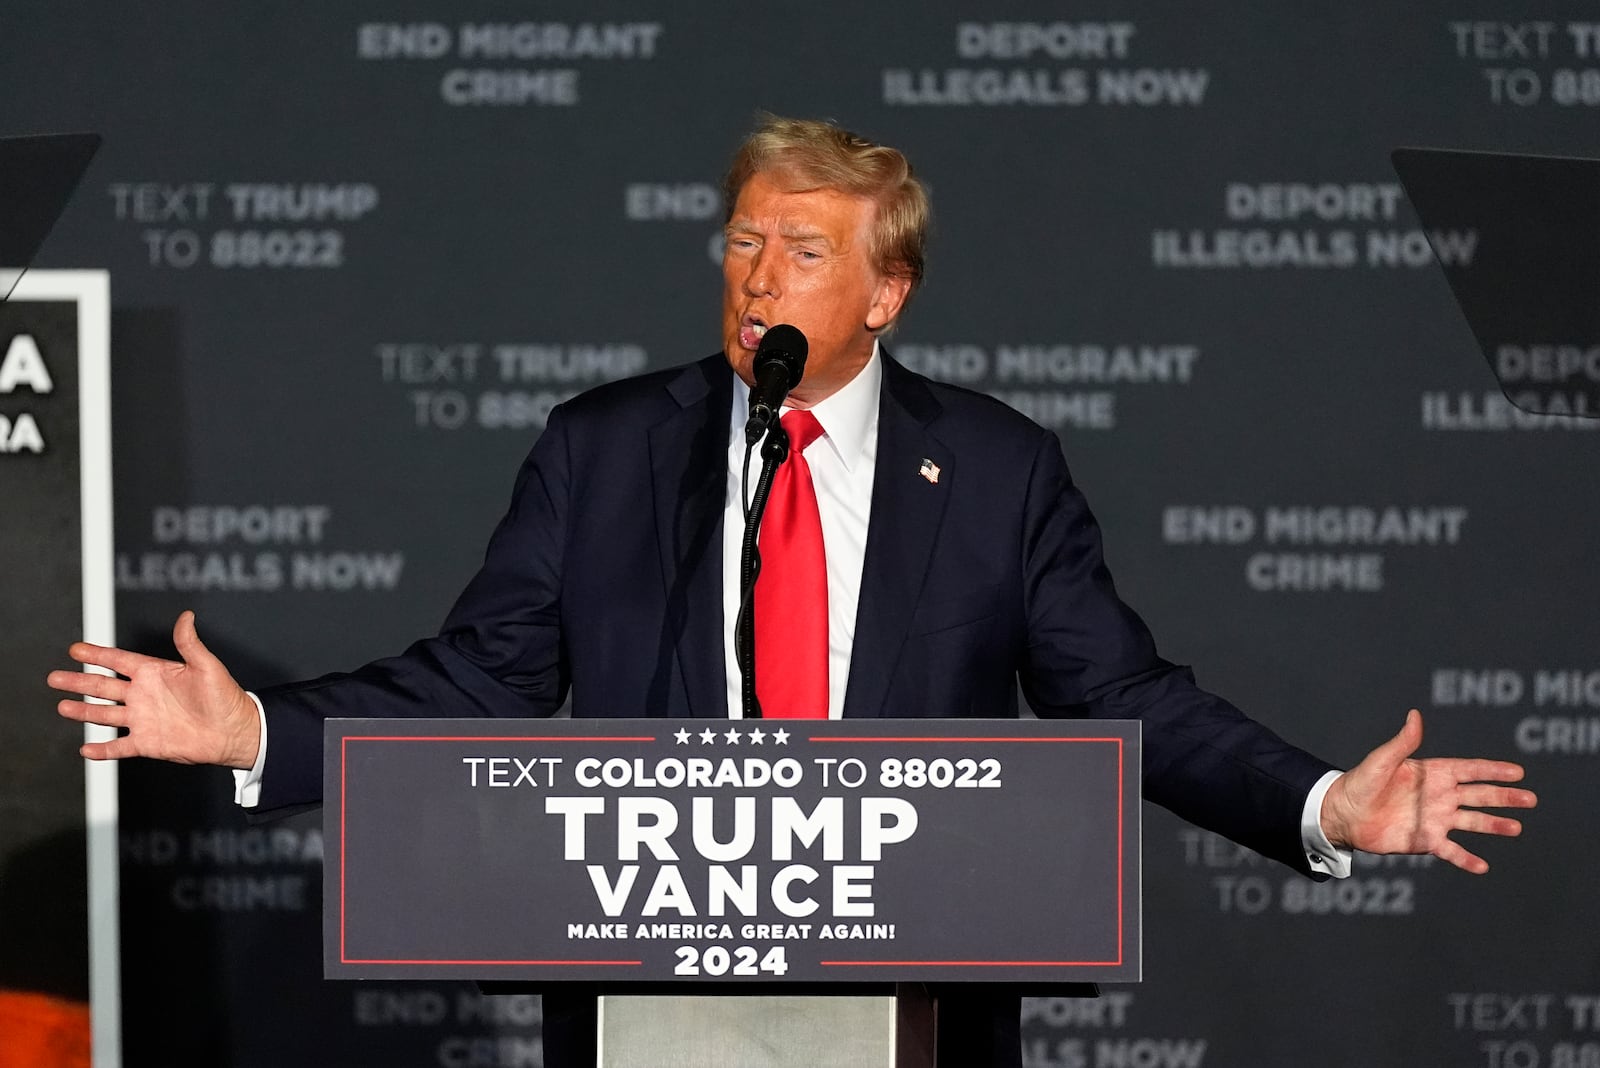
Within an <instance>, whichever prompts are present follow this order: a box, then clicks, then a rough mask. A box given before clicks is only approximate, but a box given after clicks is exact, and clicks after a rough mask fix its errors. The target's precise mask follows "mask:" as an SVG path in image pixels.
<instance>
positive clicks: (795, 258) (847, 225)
mask: <svg viewBox="0 0 1600 1068" xmlns="http://www.w3.org/2000/svg"><path fill="white" fill-rule="evenodd" d="M877 210H878V209H877V205H876V204H874V203H873V202H872V201H871V200H870V199H868V198H866V197H859V196H854V195H851V194H849V193H841V192H838V191H836V190H832V189H812V190H808V191H806V192H803V193H790V192H785V191H784V190H783V188H782V187H781V186H780V185H778V184H777V183H776V182H774V181H773V180H772V179H771V178H770V177H768V176H767V175H765V174H759V173H758V174H755V175H752V176H751V177H750V179H749V180H748V181H746V182H745V184H744V188H742V189H741V190H739V199H738V201H737V202H736V203H735V204H734V207H733V218H732V219H730V220H729V222H728V228H727V237H728V243H727V249H726V251H725V252H724V253H723V254H722V351H723V352H724V353H726V354H727V357H728V362H729V363H731V364H732V365H733V369H734V370H735V371H736V372H738V374H739V377H740V378H742V379H744V380H745V381H746V382H748V383H752V384H753V383H754V381H755V378H754V373H753V372H752V370H751V364H752V363H753V362H754V360H755V354H756V348H757V347H758V346H759V345H760V344H761V335H762V334H763V333H765V332H766V330H767V328H768V327H772V326H776V325H778V324H779V323H788V324H790V325H791V326H794V327H796V328H797V329H799V331H800V332H801V333H802V334H804V335H805V336H806V340H807V341H808V342H809V344H810V355H809V356H808V358H807V359H806V369H805V374H804V376H803V378H802V379H801V382H800V385H798V386H797V387H795V389H794V391H793V392H791V393H790V394H789V403H790V404H792V405H794V406H795V407H798V408H806V407H810V406H811V405H813V404H816V403H817V402H818V401H820V400H822V399H824V398H825V397H828V396H829V395H831V394H832V393H834V392H835V391H836V390H838V389H839V387H841V386H843V385H844V384H845V383H846V382H849V381H850V380H851V379H852V378H854V377H855V375H856V373H857V372H858V371H860V370H861V368H862V367H863V366H865V364H866V362H867V360H868V359H870V358H871V356H872V339H873V331H874V330H877V329H879V328H880V327H883V326H885V325H887V324H888V323H889V322H890V321H891V320H892V319H893V318H894V317H895V315H896V314H898V312H899V311H900V306H901V305H902V304H904V303H905V298H906V293H907V292H908V290H909V289H910V283H909V281H908V280H906V279H904V278H896V277H893V276H889V275H884V274H882V273H880V272H879V271H878V269H877V268H876V267H875V266H874V265H873V262H872V255H871V251H870V243H869V235H870V233H871V228H872V223H873V220H874V219H875V218H876V215H877Z"/></svg>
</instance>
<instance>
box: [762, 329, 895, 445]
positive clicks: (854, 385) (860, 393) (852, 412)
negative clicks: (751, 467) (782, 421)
mask: <svg viewBox="0 0 1600 1068" xmlns="http://www.w3.org/2000/svg"><path fill="white" fill-rule="evenodd" d="M882 386H883V359H882V357H881V356H880V354H879V351H878V341H877V339H876V338H874V339H873V341H872V355H871V356H869V357H868V358H867V362H866V364H865V365H864V366H863V367H862V368H861V370H860V371H858V372H857V373H856V376H855V377H854V378H852V379H851V380H850V381H848V382H846V383H845V384H844V385H843V386H842V387H840V389H839V390H838V392H836V393H834V394H833V395H832V396H830V397H828V398H827V399H826V400H821V401H818V402H817V403H816V404H814V405H812V406H811V414H812V415H814V416H816V417H817V422H819V423H821V424H822V432H823V435H824V440H825V441H827V442H828V444H829V446H830V447H831V448H832V449H833V451H834V453H835V454H836V455H837V456H838V457H839V462H840V463H842V464H844V468H845V470H846V471H849V470H851V469H852V468H853V467H854V465H855V463H856V461H858V460H860V459H861V457H862V455H863V454H864V453H865V452H866V448H867V444H868V442H870V441H871V440H872V438H873V435H874V434H876V433H877V430H878V394H879V393H880V392H881V390H882ZM783 410H784V411H785V412H787V411H789V406H788V405H784V407H783ZM749 411H750V387H749V386H747V385H745V384H744V380H743V379H742V378H740V377H739V376H738V375H735V376H734V379H733V412H732V414H731V417H730V418H731V422H732V427H733V430H732V432H733V433H734V434H735V435H737V436H738V438H739V440H741V441H742V440H743V439H744V423H745V419H746V417H747V416H748V414H749Z"/></svg>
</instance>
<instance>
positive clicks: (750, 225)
mask: <svg viewBox="0 0 1600 1068" xmlns="http://www.w3.org/2000/svg"><path fill="white" fill-rule="evenodd" d="M723 233H725V234H760V233H762V230H761V228H760V227H758V226H756V224H755V223H754V222H752V221H751V220H749V219H745V218H738V219H730V220H729V221H728V225H727V226H725V227H723ZM778 236H779V237H781V238H783V239H784V240H786V241H813V242H816V243H818V244H821V245H825V246H827V247H828V248H829V249H831V248H833V241H832V240H830V239H829V237H828V235H827V234H825V233H823V232H822V231H821V230H802V229H799V228H797V227H792V226H783V227H779V228H778Z"/></svg>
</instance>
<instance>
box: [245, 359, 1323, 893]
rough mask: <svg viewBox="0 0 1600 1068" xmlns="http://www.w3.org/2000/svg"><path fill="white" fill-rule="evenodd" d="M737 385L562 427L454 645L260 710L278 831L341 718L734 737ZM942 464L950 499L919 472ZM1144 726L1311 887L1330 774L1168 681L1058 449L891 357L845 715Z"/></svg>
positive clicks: (672, 385) (1010, 416) (996, 408)
mask: <svg viewBox="0 0 1600 1068" xmlns="http://www.w3.org/2000/svg"><path fill="white" fill-rule="evenodd" d="M732 384H733V376H732V372H731V371H730V370H729V368H728V365H727V363H726V361H725V360H724V358H723V357H722V356H721V355H720V354H719V355H716V356H712V357H709V358H707V359H705V360H701V361H699V362H698V363H694V364H690V365H687V366H684V367H679V368H674V369H671V370H667V371H661V372H656V373H652V374H647V375H644V376H642V377H639V378H635V379H629V380H627V381H623V382H615V383H610V384H607V385H604V386H601V387H599V388H597V389H594V390H591V391H589V392H587V393H585V394H583V395H581V396H579V397H577V398H575V399H573V400H572V401H569V402H568V403H566V404H563V405H561V406H560V407H558V408H556V409H555V410H554V411H553V412H552V413H551V416H550V420H549V423H548V426H547V427H546V429H545V431H544V433H543V435H542V436H541V437H540V438H539V440H538V443H537V444H536V445H535V446H534V448H533V450H532V452H531V453H530V455H529V456H528V458H527V460H526V462H525V463H524V464H523V466H522V469H521V471H520V472H519V474H518V478H517V483H516V489H515V492H514V493H513V495H512V499H511V505H510V509H509V511H508V512H507V514H506V516H505V518H504V519H503V520H502V521H501V522H500V525H499V526H498V527H497V528H496V530H495V532H494V536H493V538H492V539H491V541H490V543H489V547H488V550H487V553H486V555H485V559H484V564H483V567H482V569H481V570H480V571H479V572H478V574H477V575H476V576H475V577H474V578H473V579H472V581H471V582H470V583H469V584H468V586H467V588H466V589H465V590H464V591H463V592H462V594H461V597H460V599H459V600H458V601H457V603H456V605H455V607H454V608H453V609H452V610H451V612H450V615H449V617H448V618H447V619H446V620H445V623H444V626H443V628H442V630H441V631H440V633H439V635H438V636H437V637H433V638H429V639H426V640H423V641H421V642H418V643H416V644H415V645H413V646H412V647H411V648H410V649H408V650H407V651H406V652H405V653H403V654H401V655H400V656H397V657H393V658H390V659H387V660H381V661H378V662H376V663H373V664H370V665H368V666H366V667H364V668H361V669H360V670H358V671H355V672H353V673H350V674H343V675H330V676H327V677H325V678H322V679H318V680H315V681H313V682H309V683H299V684H294V685H291V686H286V687H278V688H276V689H271V690H267V691H264V692H263V693H262V694H261V697H262V700H263V703H264V706H265V708H266V712H267V719H268V742H269V744H268V760H267V764H266V768H265V776H264V780H263V783H262V793H261V808H262V809H272V808H278V807H283V806H288V805H295V804H304V803H308V802H314V801H316V800H318V799H319V798H320V794H321V783H322V771H321V755H322V720H323V719H325V718H327V717H331V716H469V715H482V716H544V715H549V714H551V713H553V712H555V711H556V710H557V709H558V708H559V707H560V706H561V704H562V702H563V701H564V699H565V698H566V696H567V694H568V691H569V689H570V691H571V695H572V714H573V715H574V716H577V717H600V716H612V717H635V716H667V717H675V718H703V719H724V718H726V716H727V714H728V708H727V696H726V694H727V687H726V682H725V679H724V667H723V664H724V660H723V645H722V635H723V620H722V611H723V609H722V516H723V502H724V494H725V493H726V491H727V474H726V472H727V447H728V428H729V414H730V408H731V405H732V388H733V386H732ZM925 459H926V460H931V461H933V463H935V464H937V465H938V467H939V478H938V481H937V483H930V482H929V481H928V480H927V479H926V478H924V477H922V476H921V474H919V469H920V468H921V466H922V463H923V461H924V460H925ZM1019 683H1020V685H1021V689H1022V692H1023V694H1024V695H1025V696H1026V698H1027V702H1028V704H1029V706H1031V707H1032V708H1033V710H1034V711H1035V712H1036V713H1037V714H1038V715H1040V716H1074V717H1075V716H1100V717H1111V718H1128V719H1134V718H1137V719H1140V720H1142V721H1143V731H1144V792H1145V796H1146V797H1147V798H1149V799H1150V800H1153V801H1155V802H1157V803H1159V804H1161V805H1163V806H1165V807H1167V808H1169V809H1171V810H1173V811H1174V812H1176V813H1177V814H1178V815H1180V816H1182V817H1183V818H1184V819H1186V820H1189V821H1190V822H1192V823H1195V824H1197V825H1199V826H1202V827H1205V828H1208V829H1210V830H1214V831H1217V832H1219V833H1221V834H1223V835H1226V836H1227V837H1229V838H1232V839H1233V840H1235V841H1237V842H1240V843H1242V844H1244V845H1247V846H1249V847H1251V848H1253V849H1255V850H1257V851H1259V852H1261V853H1262V854H1264V855H1266V856H1270V857H1273V858H1275V859H1277V860H1280V861H1283V862H1284V863H1286V864H1289V865H1291V866H1292V867H1294V868H1296V869H1297V870H1300V871H1302V872H1304V871H1306V870H1307V867H1306V861H1305V856H1304V851H1303V848H1302V845H1301V835H1300V815H1301V809H1302V808H1303V806H1304V802H1305V798H1306V795H1307V793H1308V792H1309V791H1310V789H1311V786H1312V785H1313V784H1314V783H1315V782H1316V780H1317V779H1318V778H1319V777H1320V776H1321V775H1323V774H1324V773H1325V772H1326V771H1327V770H1329V768H1330V765H1329V764H1327V763H1325V762H1323V761H1320V760H1318V759H1316V758H1314V757H1312V756H1310V755H1309V754H1307V753H1305V752H1303V751H1301V750H1299V749H1297V748H1295V747H1293V746H1291V745H1289V744H1287V743H1286V742H1284V741H1283V740H1281V739H1280V738H1278V737H1277V736H1276V735H1274V734H1273V733H1272V732H1270V731H1268V730H1267V729H1266V728H1264V727H1262V726H1261V725H1259V724H1257V723H1255V722H1254V721H1252V720H1250V719H1248V718H1247V717H1245V716H1244V715H1243V714H1242V713H1240V712H1239V711H1238V710H1237V709H1235V708H1234V707H1233V706H1232V705H1230V704H1228V703H1227V702H1226V701H1223V700H1222V699H1220V698H1218V697H1216V696H1214V695H1211V694H1208V693H1206V692H1204V691H1203V690H1200V689H1199V688H1198V687H1196V686H1195V684H1194V681H1193V677H1192V675H1191V674H1190V673H1189V671H1188V670H1187V669H1185V668H1182V667H1178V666H1175V665H1172V664H1169V663H1167V662H1166V661H1164V660H1162V659H1161V658H1160V657H1159V656H1158V655H1157V653H1156V648H1155V643H1154V641H1153V640H1152V639H1151V636H1150V633H1149V631H1148V630H1147V629H1146V628H1145V626H1144V624H1143V623H1142V622H1141V621H1140V620H1139V618H1138V617H1137V616H1136V615H1135V614H1134V613H1133V611H1132V610H1130V609H1129V608H1128V607H1127V606H1126V605H1124V604H1123V603H1122V601H1121V600H1120V599H1119V598H1118V597H1117V595H1116V591H1115V589H1114V588H1113V586H1112V582H1111V576H1110V574H1109V573H1108V572H1107V570H1106V568H1105V566H1104V563H1103V562H1102V559H1101V547H1100V534H1099V528H1098V527H1097V525H1096V524H1095V521H1094V518H1093V516H1092V515H1091V514H1090V512H1089V509H1088V507H1087V505H1086V504H1085V502H1084V499H1083V497H1082V495H1081V494H1080V493H1079V492H1078V491H1077V489H1076V488H1075V487H1074V486H1073V484H1072V481H1071V478H1070V477H1069V475H1068V472H1067V466H1066V463H1065V461H1064V460H1063V458H1062V454H1061V448H1060V443H1059V441H1058V440H1057V438H1056V436H1055V435H1054V434H1053V433H1051V432H1049V431H1047V430H1044V429H1043V428H1041V427H1039V426H1038V425H1036V424H1035V423H1033V422H1031V421H1029V420H1028V419H1025V418H1024V417H1022V416H1021V415H1018V414H1017V413H1015V412H1013V411H1012V410H1011V409H1009V408H1007V407H1005V406H1004V405H1002V404H1000V403H999V402H997V401H995V400H994V399H992V398H990V397H986V396H984V395H981V394H978V393H974V392H972V391H970V390H965V389H961V388H958V387H955V386H949V385H945V384H941V383H937V382H934V381H932V380H929V379H927V378H924V377H922V376H920V375H917V374H914V373H912V372H911V371H908V370H906V369H905V368H904V367H902V366H900V365H899V364H897V363H896V362H895V361H894V360H893V359H891V358H889V357H888V356H887V355H885V356H884V376H883V390H882V395H881V399H880V413H879V429H878V456H877V470H876V475H875V480H874V483H873V495H872V515H871V521H870V528H869V532H868V538H867V547H866V557H865V560H864V563H863V571H862V579H861V595H860V605H859V608H858V610H857V617H856V634H855V644H854V649H853V653H852V656H851V668H850V678H849V681H848V686H847V689H846V694H845V703H844V715H845V716H847V717H850V718H862V717H874V716H896V717H913V718H915V717H950V716H958V717H990V716H1015V715H1016V714H1017V688H1018V684H1019Z"/></svg>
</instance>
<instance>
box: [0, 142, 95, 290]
mask: <svg viewBox="0 0 1600 1068" xmlns="http://www.w3.org/2000/svg"><path fill="white" fill-rule="evenodd" d="M99 148H100V136H99V135H98V134H39V135H35V136H28V137H0V300H5V299H6V298H7V297H9V296H10V295H11V291H12V290H13V289H15V288H16V286H17V281H18V279H20V278H21V277H22V273H23V272H24V271H25V270H27V268H28V265H29V264H30V263H32V262H33V257H34V256H35V255H37V254H38V252H39V246H40V245H42V244H44V239H45V237H46V236H47V235H48V234H49V233H50V228H51V227H53V226H55V224H56V220H57V219H59V218H60V217H61V212H62V210H63V209H65V208H66V206H67V201H69V200H70V199H72V192H73V190H75V189H76V188H77V187H78V181H79V180H80V179H81V178H82V177H83V172H84V171H86V170H87V169H88V168H89V161H90V160H91V159H92V158H94V154H95V152H96V151H97V150H98V149H99Z"/></svg>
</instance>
